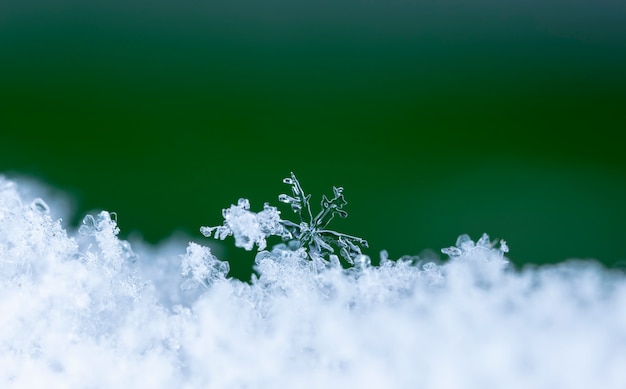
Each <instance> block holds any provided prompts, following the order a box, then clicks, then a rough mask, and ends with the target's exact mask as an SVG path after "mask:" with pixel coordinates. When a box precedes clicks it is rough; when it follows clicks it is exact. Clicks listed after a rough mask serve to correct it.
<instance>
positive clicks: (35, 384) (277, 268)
mask: <svg viewBox="0 0 626 389" xmlns="http://www.w3.org/2000/svg"><path fill="white" fill-rule="evenodd" d="M30 185H31V184H30V183H27V182H17V183H16V182H12V181H9V180H7V179H5V178H0V329H1V331H0V387H2V388H29V389H32V388H44V387H45V388H49V387H64V388H111V387H124V388H175V387H176V388H289V387H299V388H319V387H328V388H345V387H385V388H502V387H506V388H554V387H567V388H591V387H598V388H624V387H626V278H625V277H624V274H623V273H620V272H616V271H609V270H607V269H605V268H603V267H602V266H601V265H600V264H598V263H596V262H593V261H567V262H563V263H560V264H557V265H551V266H534V267H530V266H529V267H526V268H524V269H523V270H521V271H518V270H515V269H513V268H512V267H511V266H510V265H509V264H508V261H507V258H506V253H507V251H508V247H507V245H506V243H504V242H491V241H489V237H488V236H487V235H483V236H482V237H480V238H479V239H478V240H477V241H473V240H472V239H471V238H470V237H469V236H466V235H464V236H461V237H459V239H458V241H457V244H456V245H455V246H453V247H451V248H446V249H444V250H443V251H444V252H445V253H446V254H448V256H449V257H450V258H449V259H448V260H446V261H443V262H436V263H435V262H429V261H427V260H423V259H420V258H418V257H403V258H401V259H397V260H391V259H389V258H388V257H387V254H386V252H383V253H381V261H380V265H379V266H372V265H371V264H370V261H369V257H367V256H365V255H362V256H360V257H358V258H357V260H356V261H355V266H350V267H346V268H344V267H342V266H341V265H340V264H339V259H338V257H337V256H336V255H332V254H331V255H329V257H328V258H329V260H328V261H326V262H324V266H323V267H322V268H320V266H319V263H314V261H312V259H311V257H310V255H309V254H310V253H309V252H308V251H307V248H308V247H306V246H302V247H300V246H299V245H297V244H293V242H292V243H289V242H286V243H284V244H280V245H277V246H275V247H273V248H270V249H267V248H265V247H264V242H265V237H267V236H269V235H271V234H283V233H284V231H283V230H282V229H281V228H280V226H279V219H278V217H279V216H278V211H277V210H276V209H275V208H272V207H269V205H266V206H265V207H264V211H261V212H265V213H262V214H261V213H259V214H261V217H259V216H258V215H259V214H255V213H253V212H251V211H249V204H246V203H245V202H244V203H242V202H239V204H238V205H237V206H233V207H231V208H229V209H230V210H231V211H230V212H225V213H224V216H225V219H226V220H230V221H233V220H235V218H243V219H241V220H239V221H242V220H243V221H245V223H243V225H246V226H253V227H254V226H256V227H254V228H251V229H249V230H246V229H238V226H241V225H242V223H238V222H232V223H230V224H229V225H227V226H230V227H231V229H230V230H229V231H230V232H232V234H231V235H233V236H234V238H235V240H236V244H237V245H238V246H242V247H244V248H252V245H253V244H256V245H257V247H258V248H259V252H258V254H257V257H256V267H255V270H256V274H255V276H253V278H252V279H251V280H250V281H249V282H244V281H240V280H237V279H234V278H231V277H229V276H228V271H229V264H228V263H227V262H225V261H221V260H220V259H218V258H217V257H216V256H215V255H214V254H213V253H212V252H211V249H210V248H209V247H208V246H205V245H203V244H208V242H212V241H209V240H207V241H205V242H180V241H176V240H171V241H167V242H163V243H162V244H161V245H159V246H157V247H151V246H150V245H147V244H146V243H144V242H131V243H129V242H126V241H123V240H121V239H119V238H118V233H119V229H118V227H117V223H116V217H115V215H114V214H112V213H109V212H106V211H102V212H100V213H98V214H96V215H86V216H85V218H84V221H83V225H82V226H81V228H79V229H78V231H72V230H69V229H67V228H66V227H64V226H63V223H62V221H61V220H60V219H53V217H52V216H51V215H52V214H55V212H56V211H55V208H54V206H48V203H49V204H55V203H54V202H51V201H48V200H47V199H42V198H39V197H37V196H38V194H37V193H34V192H36V189H37V188H33V187H31V186H30ZM53 200H54V199H53ZM229 218H230V219H229ZM244 219H245V220H244ZM255 223H256V224H255ZM229 231H226V232H225V234H226V235H224V238H225V237H226V236H229V234H230V232H229ZM216 234H217V233H216ZM217 235H218V236H217V237H219V238H221V235H220V234H217ZM312 244H313V243H312ZM513 247H514V244H513Z"/></svg>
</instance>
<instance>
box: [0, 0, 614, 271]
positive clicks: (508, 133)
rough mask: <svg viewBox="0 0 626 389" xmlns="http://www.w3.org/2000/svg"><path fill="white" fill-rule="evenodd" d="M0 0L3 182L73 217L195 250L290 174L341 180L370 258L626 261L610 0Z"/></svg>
mask: <svg viewBox="0 0 626 389" xmlns="http://www.w3.org/2000/svg"><path fill="white" fill-rule="evenodd" d="M10 3H11V2H9V3H6V2H5V3H3V4H2V5H0V172H2V173H4V174H6V175H9V176H17V175H27V176H31V177H36V178H38V179H40V180H43V181H44V182H46V183H48V184H50V185H52V186H55V187H58V188H61V189H63V190H65V191H67V192H69V193H70V194H71V196H73V197H72V199H73V201H74V205H75V209H74V215H75V216H74V218H73V220H71V221H70V222H71V224H73V225H76V224H77V223H78V222H79V221H80V219H81V218H82V216H83V215H84V214H85V213H86V212H89V211H92V210H94V209H107V210H110V211H116V212H117V213H118V214H119V224H120V227H121V229H122V235H123V236H133V235H135V237H137V236H142V237H143V238H144V239H146V240H148V241H150V242H157V241H159V240H162V239H164V238H165V237H167V236H169V235H170V234H172V233H173V232H175V231H183V232H186V233H189V234H191V236H192V238H193V239H194V240H196V241H197V242H199V243H207V242H208V241H207V240H206V239H205V238H203V237H202V236H201V235H200V234H199V232H198V228H199V227H200V226H201V225H215V224H220V223H221V221H222V219H221V212H220V211H221V209H222V208H225V207H228V206H229V205H230V204H232V203H236V201H237V199H238V198H239V197H247V198H249V199H250V200H251V203H252V207H253V208H255V209H257V210H258V209H261V208H262V205H263V202H265V201H270V202H273V203H274V204H277V203H278V201H277V199H276V197H277V195H278V194H279V193H281V192H283V191H287V190H288V188H287V187H286V186H285V185H284V184H282V183H281V179H282V178H283V177H286V176H287V175H288V174H289V172H290V171H294V172H295V173H296V174H297V175H298V177H299V179H300V181H301V183H302V185H303V186H304V188H305V189H306V190H308V191H309V193H311V194H312V196H313V199H320V198H321V195H322V194H323V193H326V194H330V193H332V192H331V188H332V185H337V186H343V187H344V188H345V195H346V199H347V200H348V202H349V204H348V206H347V207H346V209H347V211H348V212H349V213H350V216H349V218H348V219H345V220H339V221H334V224H335V228H336V229H337V230H340V231H344V232H346V233H350V234H353V235H358V236H362V237H364V238H367V239H368V240H369V241H370V245H371V250H370V252H369V254H371V255H372V256H374V257H376V256H377V255H378V254H377V253H378V252H379V251H380V250H382V249H387V250H388V251H389V253H390V256H391V257H392V258H397V257H399V256H401V255H404V254H418V253H419V252H421V251H422V250H424V249H434V250H439V248H441V247H444V246H449V245H452V244H454V242H455V240H456V237H457V236H458V235H459V234H462V233H469V234H470V235H472V236H473V237H476V238H478V237H479V236H480V234H481V233H482V232H487V233H489V234H490V235H491V236H492V237H493V238H505V239H506V240H507V241H508V243H509V245H510V247H511V252H510V257H511V258H512V260H513V261H514V262H515V263H516V264H519V265H521V264H523V263H527V262H531V263H546V262H557V261H561V260H565V259H567V258H572V257H576V258H597V259H599V260H601V261H602V262H604V263H605V264H609V265H616V264H617V265H619V263H618V262H619V261H626V250H625V249H624V242H626V224H625V220H626V205H625V204H624V199H626V153H625V152H624V135H623V134H624V132H625V131H626V108H625V107H626V71H625V70H624V69H626V40H625V39H624V37H625V36H626V11H625V8H626V7H623V6H620V5H619V2H611V1H599V2H598V1H595V2H591V1H587V2H585V1H570V2H565V1H558V2H557V1H548V2H545V1H542V2H540V1H530V2H523V4H516V3H518V2H512V1H492V2H486V1H472V2H470V1H465V2H461V1H446V2H435V1H400V0H398V1H382V0H380V1H329V2H324V1H280V2H279V1H233V0H231V1H217V2H216V1H211V2H201V1H183V2H164V1H163V2H158V1H157V2H145V3H142V2H137V1H134V2H133V1H129V2H121V1H108V2H104V1H103V2H97V1H92V2H88V4H86V2H83V1H81V2H78V1H77V2H75V3H74V4H72V3H71V2H64V4H56V3H57V2H46V1H38V2H37V1H21V2H19V4H10ZM14 3H18V2H14ZM170 3H171V4H170ZM282 209H283V211H284V212H285V213H287V212H289V210H288V207H284V208H282ZM232 247H233V246H232V242H230V241H229V242H226V244H225V247H224V249H225V253H226V254H225V255H226V257H228V258H230V259H233V261H232V263H231V266H232V267H233V274H235V275H239V276H242V277H245V274H247V273H248V272H249V266H250V263H251V261H252V258H253V256H254V255H253V254H252V253H246V252H241V251H238V250H235V249H234V248H232ZM239 264H241V265H239Z"/></svg>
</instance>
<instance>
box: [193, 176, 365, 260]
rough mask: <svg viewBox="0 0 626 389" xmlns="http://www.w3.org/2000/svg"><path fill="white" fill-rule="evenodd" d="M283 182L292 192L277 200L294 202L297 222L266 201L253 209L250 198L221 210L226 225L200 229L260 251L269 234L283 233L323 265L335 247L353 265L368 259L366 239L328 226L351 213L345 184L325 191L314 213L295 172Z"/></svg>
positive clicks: (291, 203)
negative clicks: (363, 249)
mask: <svg viewBox="0 0 626 389" xmlns="http://www.w3.org/2000/svg"><path fill="white" fill-rule="evenodd" d="M283 182H284V183H286V184H289V185H290V186H291V191H292V194H293V196H291V195H286V194H281V195H279V196H278V200H279V201H281V202H283V203H287V204H289V205H290V206H291V209H292V210H293V211H294V213H296V214H297V215H298V218H299V220H298V221H297V222H293V221H290V220H286V219H281V218H280V212H279V211H278V210H277V208H276V207H273V206H270V205H269V204H268V203H265V205H264V207H263V211H261V212H259V213H254V212H251V211H250V202H249V201H248V200H247V199H239V202H238V203H237V205H231V207H230V208H227V209H224V210H223V211H222V215H223V216H224V223H223V225H221V226H215V227H201V228H200V232H202V234H203V235H204V236H206V237H211V236H213V237H214V238H217V239H222V240H223V239H225V238H226V237H228V236H231V235H232V236H234V237H235V246H237V247H243V248H244V249H246V250H252V248H253V247H254V245H255V244H256V245H257V246H258V250H259V251H261V250H264V249H265V248H266V246H267V242H266V238H267V237H269V236H272V235H274V236H279V237H281V238H282V239H283V241H289V240H295V241H296V242H298V245H299V247H304V248H305V249H306V250H307V252H308V255H309V257H310V258H311V259H312V260H313V262H315V263H317V264H318V265H319V266H321V267H324V266H327V265H330V264H331V261H330V256H331V255H332V254H334V253H335V250H338V251H339V254H340V255H341V256H342V258H344V259H345V260H346V261H347V262H348V263H350V264H352V265H354V264H355V261H356V262H358V263H359V264H360V265H363V264H367V263H369V261H370V259H369V257H367V256H366V255H364V254H363V253H362V252H361V247H367V241H366V240H365V239H362V238H359V237H356V236H352V235H348V234H344V233H340V232H337V231H333V230H331V229H328V228H327V226H328V225H329V223H330V222H331V220H332V219H333V218H334V217H335V215H337V216H339V217H342V218H345V217H347V216H348V213H347V212H346V211H345V210H343V207H344V206H345V205H346V204H347V201H346V200H345V198H344V196H343V188H341V187H333V194H334V195H333V197H332V198H330V199H329V198H328V197H326V195H323V196H322V200H321V208H322V209H321V210H320V211H319V213H317V215H315V216H313V213H312V211H311V203H310V199H311V195H307V194H305V193H304V190H303V189H302V186H301V185H300V183H299V181H298V179H297V178H296V176H295V174H293V173H291V177H288V178H285V179H284V180H283Z"/></svg>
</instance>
